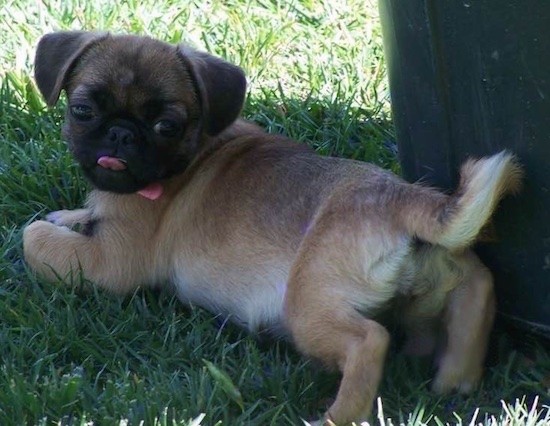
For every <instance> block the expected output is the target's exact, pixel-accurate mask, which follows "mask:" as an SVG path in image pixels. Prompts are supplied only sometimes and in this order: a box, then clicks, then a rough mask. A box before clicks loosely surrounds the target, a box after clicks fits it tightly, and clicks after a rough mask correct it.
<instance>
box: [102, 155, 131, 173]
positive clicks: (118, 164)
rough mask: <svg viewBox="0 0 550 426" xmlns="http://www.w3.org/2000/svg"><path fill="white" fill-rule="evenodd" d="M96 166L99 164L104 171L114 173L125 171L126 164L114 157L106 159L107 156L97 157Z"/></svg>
mask: <svg viewBox="0 0 550 426" xmlns="http://www.w3.org/2000/svg"><path fill="white" fill-rule="evenodd" d="M97 164H99V165H100V166H101V167H103V168H104V169H109V170H114V171H120V170H126V164H125V163H124V162H122V161H121V160H119V159H118V158H115V157H108V156H107V155H104V156H103V157H99V158H98V160H97Z"/></svg>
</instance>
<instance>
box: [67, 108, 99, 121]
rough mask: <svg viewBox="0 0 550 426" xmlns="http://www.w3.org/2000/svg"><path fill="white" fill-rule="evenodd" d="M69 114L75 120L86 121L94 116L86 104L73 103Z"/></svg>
mask: <svg viewBox="0 0 550 426" xmlns="http://www.w3.org/2000/svg"><path fill="white" fill-rule="evenodd" d="M71 115H72V116H73V117H74V118H75V119H77V120H80V121H88V120H91V119H92V118H94V111H93V110H92V108H91V107H89V106H88V105H73V106H71Z"/></svg>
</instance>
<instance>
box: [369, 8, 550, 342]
mask: <svg viewBox="0 0 550 426" xmlns="http://www.w3.org/2000/svg"><path fill="white" fill-rule="evenodd" d="M379 6H380V15H381V19H382V29H383V37H384V45H385V51H386V62H387V65H388V73H389V81H390V88H391V97H392V109H393V114H394V123H395V127H396V134H397V142H398V146H399V153H400V159H401V164H402V169H403V173H404V176H405V177H406V178H407V179H409V180H413V181H414V180H418V179H422V180H424V181H426V182H429V183H430V184H433V185H435V186H438V187H440V188H448V189H451V188H454V187H455V185H456V183H457V172H458V168H459V165H460V164H461V163H462V162H463V160H464V159H465V158H467V157H469V156H476V157H479V156H484V155H488V154H492V153H495V152H497V151H500V150H502V149H509V150H511V151H512V152H514V153H516V154H517V155H518V157H519V158H520V160H521V162H522V164H523V165H524V167H525V169H526V184H525V187H524V190H523V192H522V193H521V195H520V196H518V197H516V198H508V199H506V200H505V201H504V202H503V203H502V204H501V206H500V208H499V210H498V212H497V214H496V217H495V220H494V223H495V228H496V231H497V237H498V241H497V242H496V243H491V244H483V245H482V244H480V245H479V247H478V249H477V251H478V253H479V254H480V256H481V257H482V259H483V261H484V262H485V263H486V264H487V265H488V266H489V267H490V268H491V270H492V271H493V272H494V274H495V285H496V290H497V298H498V307H499V312H500V313H501V314H502V315H505V316H507V317H509V318H513V319H514V321H516V322H517V323H518V324H521V325H525V326H526V327H530V328H535V329H536V330H537V331H539V332H542V333H544V334H546V335H548V336H550V83H549V79H550V2H546V1H542V0H539V1H534V2H527V3H525V2H521V1H519V0H518V1H509V0H469V1H456V2H455V1H452V2H451V1H445V2H442V1H435V0H432V1H427V0H407V1H399V0H379Z"/></svg>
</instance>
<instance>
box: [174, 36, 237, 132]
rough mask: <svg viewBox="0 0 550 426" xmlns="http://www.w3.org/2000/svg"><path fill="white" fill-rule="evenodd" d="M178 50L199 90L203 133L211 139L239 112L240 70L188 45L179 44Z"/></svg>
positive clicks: (233, 119)
mask: <svg viewBox="0 0 550 426" xmlns="http://www.w3.org/2000/svg"><path fill="white" fill-rule="evenodd" d="M178 51H179V53H180V56H181V57H182V59H183V60H184V62H185V64H186V65H187V66H188V68H189V70H190V72H191V75H192V77H193V79H194V80H195V83H196V85H197V87H198V89H199V92H200V97H201V103H202V111H203V115H204V117H205V131H206V133H208V134H209V135H211V136H214V135H217V134H218V133H220V132H221V131H222V130H224V129H225V128H226V127H227V126H229V125H230V124H231V123H233V121H235V120H236V119H237V117H238V115H239V113H240V112H241V108H242V106H243V103H244V98H245V94H246V77H245V75H244V71H243V70H242V69H241V68H239V67H238V66H236V65H233V64H230V63H229V62H226V61H224V60H222V59H220V58H216V57H214V56H212V55H210V54H208V53H204V52H198V51H196V50H194V49H191V48H190V47H188V46H183V45H180V46H178Z"/></svg>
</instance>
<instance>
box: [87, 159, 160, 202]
mask: <svg viewBox="0 0 550 426" xmlns="http://www.w3.org/2000/svg"><path fill="white" fill-rule="evenodd" d="M97 164H98V165H100V166H101V167H103V168H104V169H109V170H113V171H120V170H126V164H125V163H124V162H123V161H121V160H120V159H118V158H115V157H109V156H107V155H104V156H102V157H99V158H98V160H97ZM162 192H163V188H162V185H161V184H160V183H158V182H155V183H151V184H149V185H147V186H146V187H145V188H143V189H142V190H140V191H138V192H137V193H138V194H139V195H141V196H142V197H145V198H148V199H149V200H156V199H157V198H159V197H160V196H161V195H162Z"/></svg>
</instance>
